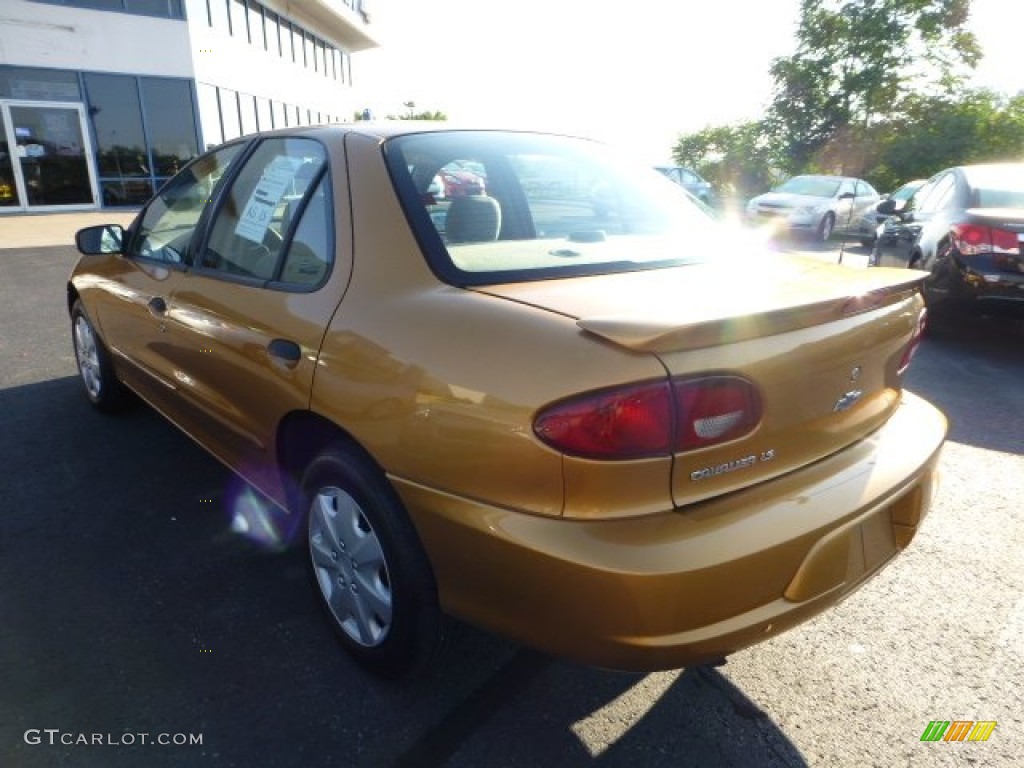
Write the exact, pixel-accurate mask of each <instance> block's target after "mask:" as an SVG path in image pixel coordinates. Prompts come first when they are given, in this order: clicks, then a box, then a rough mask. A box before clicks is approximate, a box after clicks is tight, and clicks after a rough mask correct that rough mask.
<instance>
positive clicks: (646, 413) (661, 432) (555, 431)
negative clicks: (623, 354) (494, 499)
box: [533, 382, 672, 459]
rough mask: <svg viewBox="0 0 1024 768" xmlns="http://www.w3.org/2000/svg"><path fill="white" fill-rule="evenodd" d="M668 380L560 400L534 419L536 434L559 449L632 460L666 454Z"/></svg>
mask: <svg viewBox="0 0 1024 768" xmlns="http://www.w3.org/2000/svg"><path fill="white" fill-rule="evenodd" d="M669 393H670V390H669V385H668V382H660V383H651V384H640V385H636V386H632V387H622V388H619V389H614V390H608V391H603V392H595V393H591V394H588V395H582V396H580V397H575V398H572V399H571V400H563V401H562V402H561V403H555V404H554V405H552V406H550V407H549V408H547V409H545V410H544V411H542V412H541V413H540V415H539V416H537V418H536V419H534V422H533V431H534V432H535V433H536V435H537V437H539V438H540V439H541V440H543V441H544V442H545V443H547V444H548V445H550V446H551V447H552V448H556V449H558V450H559V451H562V452H563V453H569V454H572V455H573V456H583V457H586V458H591V459H635V458H640V457H643V456H654V455H657V454H664V453H668V450H669V436H670V435H671V432H672V405H671V403H670V402H669V398H670V394H669Z"/></svg>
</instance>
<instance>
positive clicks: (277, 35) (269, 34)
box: [263, 8, 284, 56]
mask: <svg viewBox="0 0 1024 768" xmlns="http://www.w3.org/2000/svg"><path fill="white" fill-rule="evenodd" d="M263 29H264V32H263V34H264V35H265V36H266V38H267V50H268V51H270V52H271V53H272V54H274V55H275V56H283V55H284V53H283V51H282V49H281V27H280V21H279V19H278V16H277V14H276V13H274V12H273V11H270V10H267V9H266V8H264V9H263Z"/></svg>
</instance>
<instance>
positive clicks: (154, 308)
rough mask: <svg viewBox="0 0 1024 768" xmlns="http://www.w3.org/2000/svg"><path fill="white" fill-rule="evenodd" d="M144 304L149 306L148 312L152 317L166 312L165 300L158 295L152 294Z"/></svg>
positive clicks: (160, 315)
mask: <svg viewBox="0 0 1024 768" xmlns="http://www.w3.org/2000/svg"><path fill="white" fill-rule="evenodd" d="M146 306H148V307H149V314H151V315H153V317H163V316H164V315H165V314H167V302H166V301H164V300H163V298H161V297H160V296H154V297H153V298H152V299H150V300H149V304H147V305H146Z"/></svg>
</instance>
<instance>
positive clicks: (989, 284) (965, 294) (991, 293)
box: [926, 265, 1024, 317]
mask: <svg viewBox="0 0 1024 768" xmlns="http://www.w3.org/2000/svg"><path fill="white" fill-rule="evenodd" d="M954 274H955V277H954V278H953V279H951V280H950V284H949V285H948V286H943V285H942V281H936V283H935V284H934V285H932V286H929V287H928V289H927V293H926V296H927V297H928V299H929V303H930V304H931V305H932V306H934V307H938V309H940V310H941V309H946V308H948V309H955V310H958V311H965V312H972V313H975V314H992V315H1011V316H1015V317H1024V275H1018V274H1013V273H1000V272H999V271H998V270H996V269H981V270H974V269H968V268H966V267H964V266H963V265H960V266H959V269H958V270H957V271H956V272H955V273H954ZM926 285H928V284H926Z"/></svg>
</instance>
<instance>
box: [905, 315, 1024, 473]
mask: <svg viewBox="0 0 1024 768" xmlns="http://www.w3.org/2000/svg"><path fill="white" fill-rule="evenodd" d="M997 379H998V380H999V381H1001V382H1006V381H1017V382H1024V322H1022V321H1020V320H1015V321H1014V320H1006V319H997V318H960V319H958V320H957V321H956V322H952V321H947V322H943V323H942V324H941V325H938V324H935V325H933V326H932V327H930V328H929V331H928V332H927V333H926V335H925V339H924V342H923V343H922V344H921V347H920V348H919V349H918V352H917V354H916V355H915V357H914V361H913V363H912V364H911V366H910V370H909V371H908V373H907V381H906V386H907V388H908V389H910V390H912V391H913V392H915V393H916V394H919V395H921V396H922V397H924V398H925V399H927V400H930V401H931V402H932V403H934V404H935V405H936V406H938V407H939V408H940V409H941V410H942V411H943V412H944V413H945V414H946V416H947V418H949V420H950V429H949V439H950V440H953V441H955V442H958V443H966V444H968V445H973V446H975V447H978V448H986V449H989V450H993V451H1002V452H1005V453H1012V454H1017V455H1024V440H1022V439H1021V434H1020V421H1019V413H1020V389H1019V388H1017V389H1013V388H1011V387H1009V386H1006V385H1005V384H1004V385H1000V386H994V385H993V382H994V381H995V380H997Z"/></svg>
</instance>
